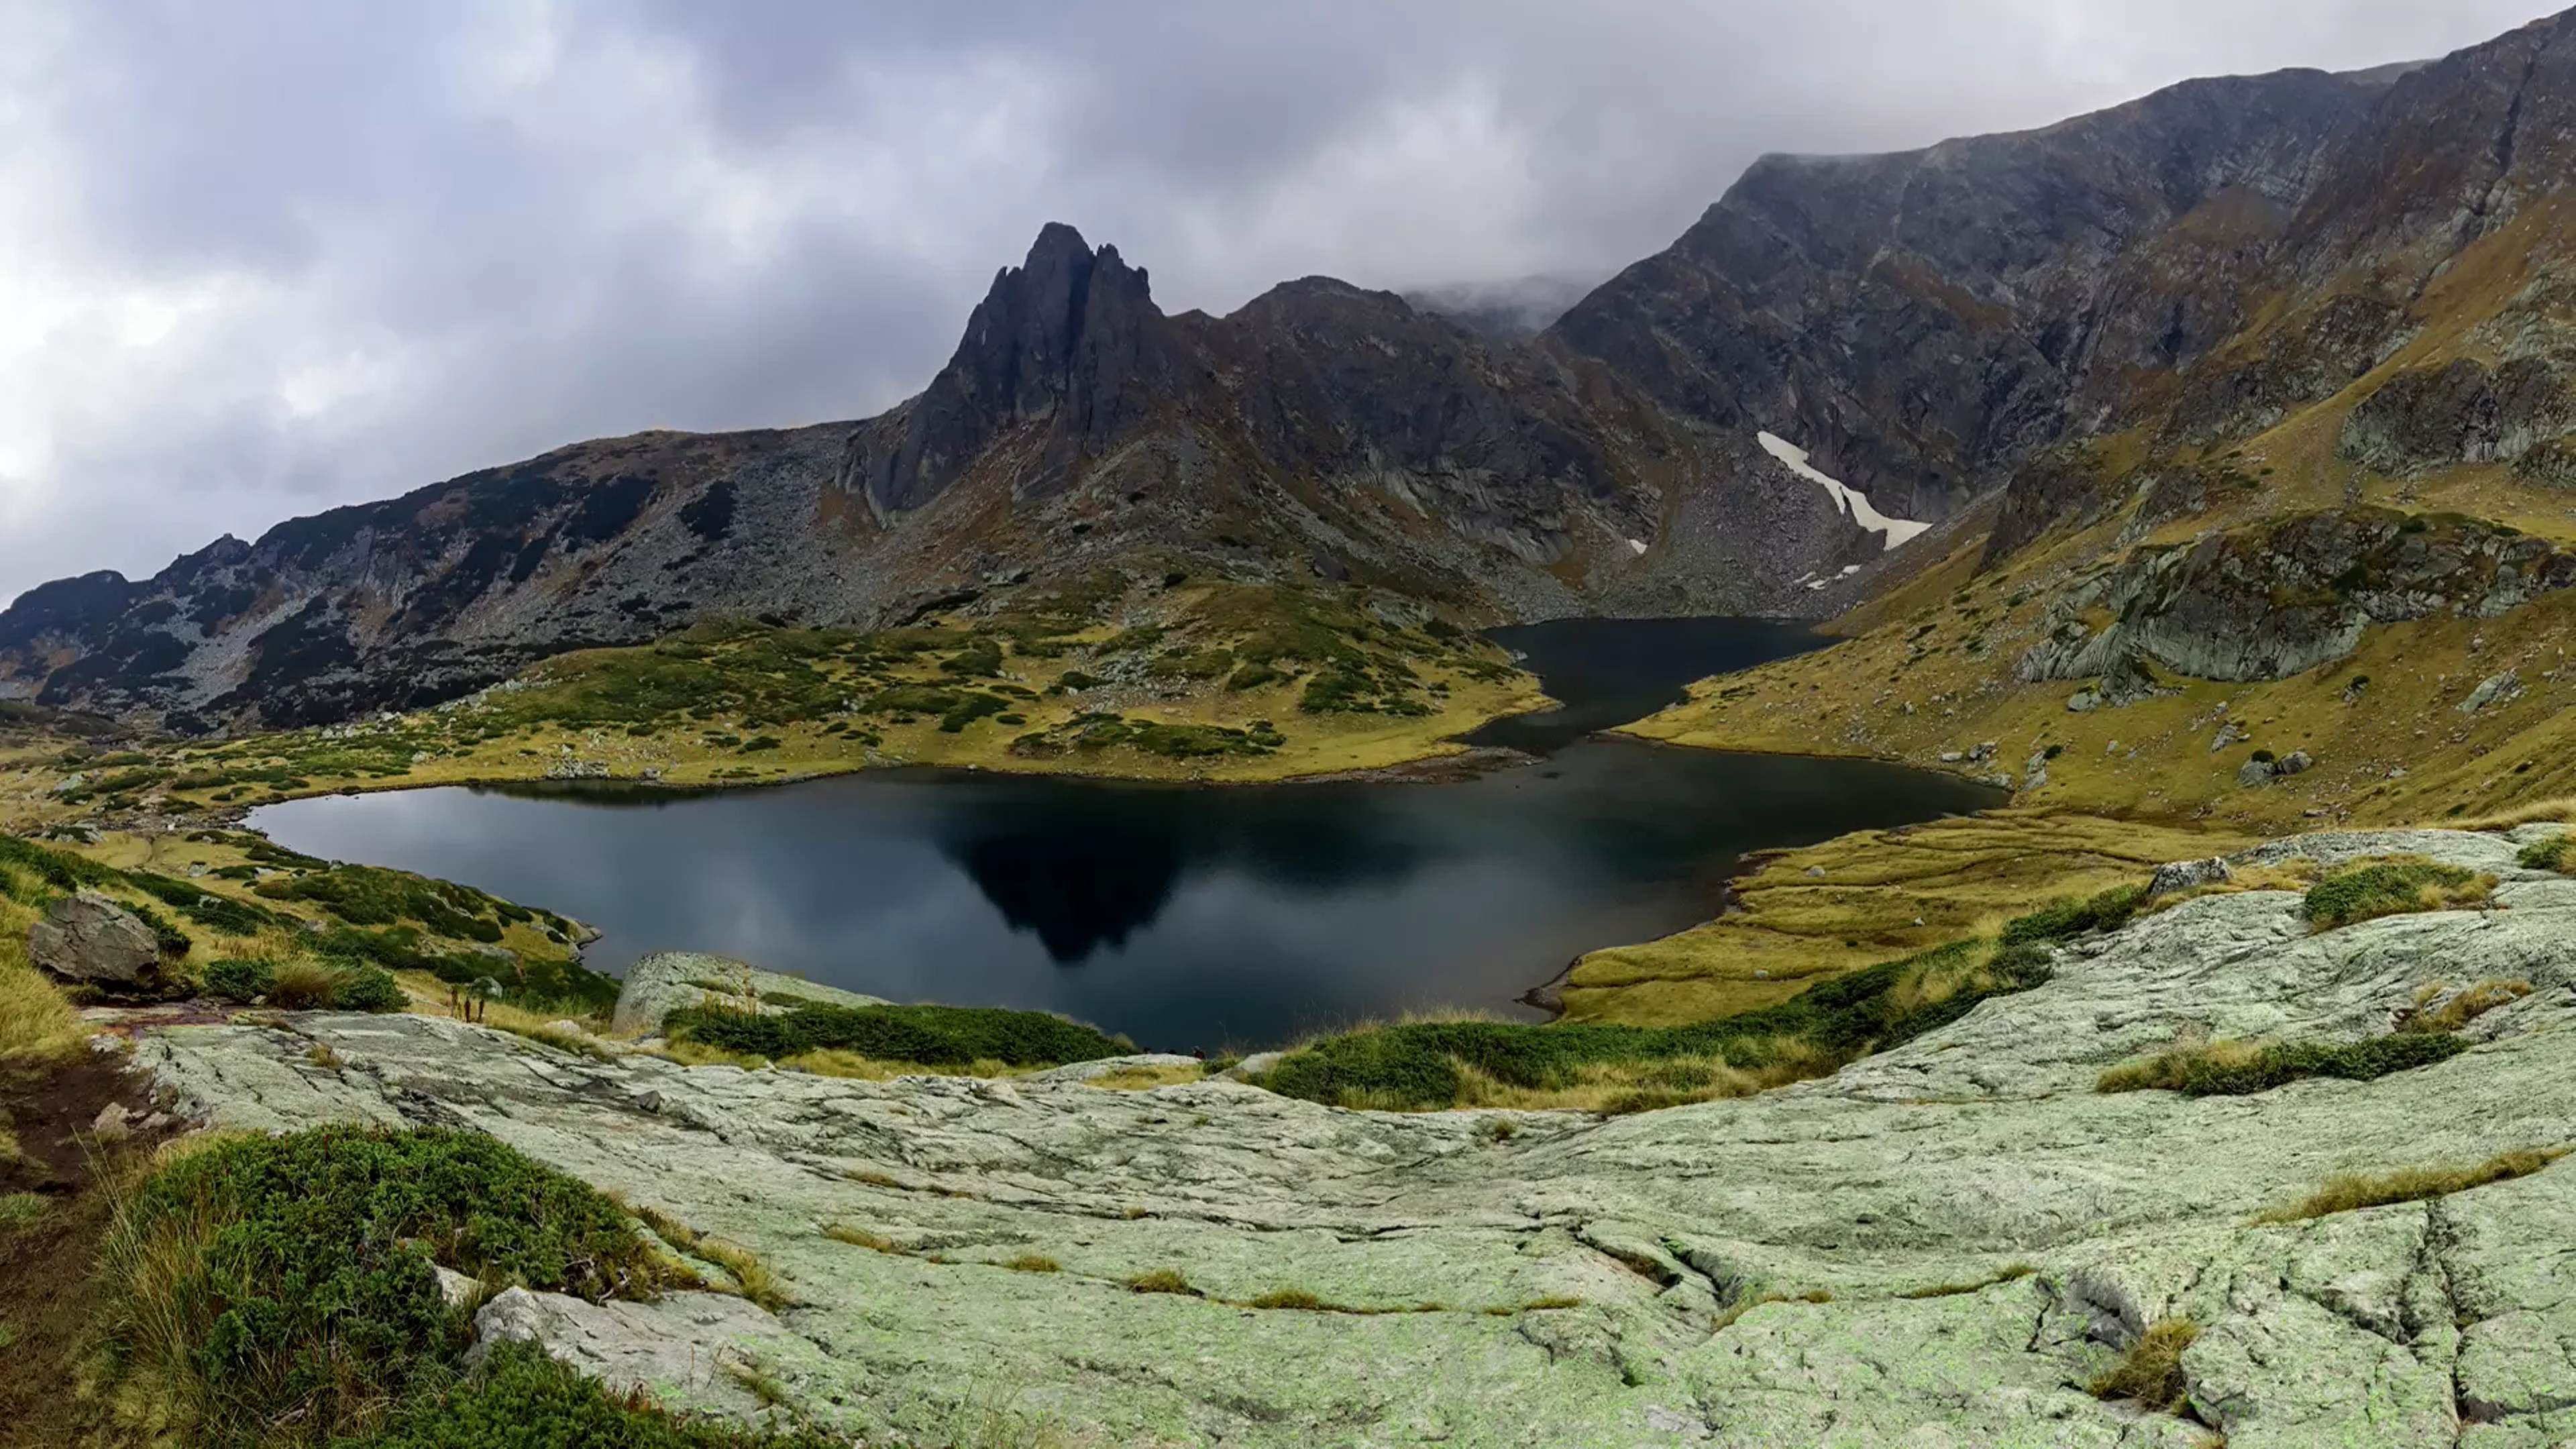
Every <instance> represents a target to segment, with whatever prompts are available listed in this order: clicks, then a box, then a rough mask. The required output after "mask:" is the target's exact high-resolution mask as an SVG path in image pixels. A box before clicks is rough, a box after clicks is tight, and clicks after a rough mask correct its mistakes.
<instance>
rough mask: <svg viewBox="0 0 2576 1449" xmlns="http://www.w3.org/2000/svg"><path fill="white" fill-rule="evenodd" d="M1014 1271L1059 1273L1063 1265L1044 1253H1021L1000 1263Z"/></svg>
mask: <svg viewBox="0 0 2576 1449" xmlns="http://www.w3.org/2000/svg"><path fill="white" fill-rule="evenodd" d="M1002 1266H1003V1267H1005V1268H1008V1269H1010V1270H1011V1271H1012V1272H1014V1273H1061V1272H1063V1271H1064V1265H1063V1264H1062V1263H1059V1262H1057V1261H1056V1260H1055V1259H1053V1258H1050V1257H1048V1256H1047V1255H1046V1254H1044V1253H1022V1254H1020V1255H1019V1256H1018V1257H1016V1258H1012V1259H1009V1260H1007V1261H1005V1262H1004V1263H1003V1264H1002Z"/></svg>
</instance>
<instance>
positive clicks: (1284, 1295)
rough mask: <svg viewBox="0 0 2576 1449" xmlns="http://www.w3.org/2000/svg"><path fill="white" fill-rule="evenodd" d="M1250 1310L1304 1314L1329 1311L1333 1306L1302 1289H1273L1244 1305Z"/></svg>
mask: <svg viewBox="0 0 2576 1449" xmlns="http://www.w3.org/2000/svg"><path fill="white" fill-rule="evenodd" d="M1245 1306H1247V1307H1251V1308H1280V1309H1289V1310H1294V1311H1299V1312H1306V1313H1323V1312H1327V1311H1330V1310H1331V1309H1332V1307H1333V1305H1331V1304H1328V1303H1326V1302H1325V1301H1324V1300H1323V1299H1321V1298H1318V1297H1316V1296H1315V1295H1314V1294H1312V1293H1309V1292H1307V1291H1306V1290H1305V1289H1303V1288H1274V1289H1272V1290H1271V1291H1269V1292H1267V1293H1264V1294H1262V1295H1261V1296H1260V1297H1258V1298H1255V1299H1253V1300H1252V1301H1251V1302H1250V1303H1249V1304H1247V1305H1245Z"/></svg>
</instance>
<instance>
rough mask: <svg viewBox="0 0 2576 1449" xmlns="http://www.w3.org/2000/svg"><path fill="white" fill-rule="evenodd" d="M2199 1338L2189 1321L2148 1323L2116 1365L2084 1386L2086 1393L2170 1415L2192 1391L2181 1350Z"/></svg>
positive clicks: (2196, 1328)
mask: <svg viewBox="0 0 2576 1449" xmlns="http://www.w3.org/2000/svg"><path fill="white" fill-rule="evenodd" d="M2199 1337H2200V1325H2199V1324H2197V1323H2194V1322H2192V1321H2191V1320H2190V1319H2188V1318H2168V1319H2165V1320H2163V1321H2162V1322H2159V1323H2154V1324H2150V1325H2148V1327H2147V1331H2146V1332H2144V1333H2141V1334H2139V1335H2138V1338H2137V1341H2136V1342H2135V1343H2132V1344H2130V1345H2129V1351H2128V1353H2127V1354H2125V1355H2123V1356H2122V1358H2121V1359H2120V1361H2119V1362H2118V1363H2116V1364H2114V1365H2112V1366H2111V1367H2110V1368H2109V1369H2108V1370H2106V1371H2105V1372H2103V1373H2102V1374H2101V1375H2100V1376H2099V1377H2097V1378H2095V1379H2094V1380H2093V1381H2092V1382H2091V1383H2089V1384H2086V1385H2085V1386H2084V1389H2085V1392H2087V1393H2089V1394H2091V1395H2092V1396H2093V1397H2095V1398H2097V1399H2130V1400H2134V1401H2136V1402H2137V1403H2138V1405H2139V1406H2140V1407H2143V1408H2147V1409H2152V1410H2154V1411H2156V1412H2157V1413H2161V1414H2169V1413H2172V1412H2173V1411H2174V1410H2176V1409H2178V1408H2180V1407H2182V1403H2183V1399H2184V1397H2185V1396H2186V1395H2187V1394H2188V1393H2189V1392H2190V1391H2191V1385H2190V1382H2189V1380H2188V1379H2187V1378H2186V1377H2185V1376H2184V1374H2183V1371H2182V1351H2183V1350H2184V1349H2187V1348H2189V1347H2191V1345H2192V1342H2193V1340H2195V1339H2197V1338H2199Z"/></svg>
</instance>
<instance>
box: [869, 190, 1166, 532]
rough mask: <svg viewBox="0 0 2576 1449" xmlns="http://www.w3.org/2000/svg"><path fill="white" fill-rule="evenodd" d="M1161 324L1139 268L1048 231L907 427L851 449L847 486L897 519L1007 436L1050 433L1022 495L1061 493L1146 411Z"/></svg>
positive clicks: (1066, 233) (991, 301) (1010, 275)
mask: <svg viewBox="0 0 2576 1449" xmlns="http://www.w3.org/2000/svg"><path fill="white" fill-rule="evenodd" d="M1162 318H1163V314H1162V313H1161V311H1159V310H1158V309H1157V308H1156V307H1155V306H1154V300H1153V296H1152V294H1151V292H1150V290H1149V288H1148V286H1147V282H1146V276H1145V272H1144V269H1143V268H1141V267H1130V266H1128V265H1127V263H1126V262H1125V260H1124V259H1122V258H1121V257H1120V256H1119V255H1118V249H1117V248H1116V247H1111V246H1104V247H1101V248H1099V249H1098V250H1096V251H1095V250H1093V249H1092V247H1091V245H1090V244H1089V243H1087V242H1085V241H1084V240H1083V238H1082V233H1080V232H1078V231H1076V230H1074V229H1073V228H1072V227H1070V226H1066V225H1064V224H1063V223H1061V222H1049V223H1048V224H1047V225H1046V226H1045V228H1043V229H1042V230H1040V231H1039V232H1038V236H1037V240H1036V242H1034V243H1033V244H1032V245H1031V246H1030V247H1029V254H1028V258H1027V259H1026V260H1025V261H1023V262H1022V263H1021V264H1020V265H1018V266H1016V267H1005V268H1003V269H1002V270H1001V271H999V272H997V273H995V274H994V276H993V285H992V288H991V290H989V291H987V292H986V293H985V294H984V300H983V301H982V302H979V303H977V304H976V307H975V311H974V314H973V315H972V316H970V317H969V318H968V319H967V322H966V335H965V337H964V338H963V339H962V340H961V341H959V343H958V344H957V352H956V355H955V356H953V357H951V358H950V359H949V361H948V365H947V366H946V367H945V368H943V369H941V370H940V373H939V375H938V376H937V377H936V378H934V379H932V380H931V384H930V386H929V388H928V389H926V390H925V391H924V392H923V393H922V394H921V396H920V397H918V398H915V399H914V400H913V401H912V402H911V403H910V404H908V405H907V406H906V407H905V408H904V409H903V410H902V412H901V413H899V414H897V415H896V417H899V418H900V420H901V422H900V426H897V427H884V428H875V429H867V430H862V432H861V433H860V434H859V435H857V436H855V437H854V438H853V439H852V442H851V449H850V453H849V456H848V458H847V459H846V460H845V463H844V467H843V470H842V481H843V485H844V486H845V487H851V488H863V489H864V490H865V491H866V494H867V497H868V500H869V502H870V503H871V504H872V505H873V507H874V509H875V511H876V513H877V515H878V516H879V517H880V518H887V517H891V516H893V515H895V514H899V513H902V512H905V511H907V510H909V509H913V508H917V507H919V506H921V505H922V504H923V503H926V502H928V501H929V500H930V499H931V498H933V497H936V496H937V495H938V493H939V492H940V490H942V489H944V488H946V487H947V486H948V485H949V484H950V483H952V482H954V481H956V479H957V477H958V476H959V475H960V474H962V473H964V472H965V471H966V469H967V468H968V467H969V466H971V465H972V464H973V463H974V461H975V460H976V459H977V458H978V456H980V455H981V454H982V453H983V452H984V451H985V450H986V449H987V448H989V447H990V446H992V445H993V444H994V443H996V442H997V441H1000V440H1001V439H1002V437H1003V435H1005V434H1007V433H1009V432H1011V431H1013V430H1015V429H1018V428H1022V427H1029V426H1037V425H1042V426H1043V430H1044V438H1043V442H1042V444H1041V448H1040V454H1039V458H1038V463H1037V466H1036V467H1035V468H1034V469H1032V470H1030V472H1029V473H1028V474H1026V475H1025V476H1024V477H1023V479H1022V480H1021V484H1020V487H1021V490H1022V491H1023V492H1028V493H1043V492H1053V491H1056V490H1058V489H1060V488H1061V487H1062V486H1063V485H1064V484H1065V483H1066V482H1067V481H1069V479H1070V477H1071V475H1072V473H1073V471H1074V469H1075V467H1076V465H1077V464H1078V463H1080V461H1081V460H1082V459H1083V458H1085V457H1087V456H1095V455H1096V454H1097V453H1098V452H1099V451H1100V450H1101V449H1102V447H1103V446H1104V445H1105V444H1106V443H1107V441H1108V439H1109V437H1110V436H1111V434H1112V433H1113V432H1114V431H1115V429H1116V427H1117V425H1118V424H1119V422H1120V421H1121V419H1122V417H1124V416H1126V415H1128V414H1129V413H1132V412H1135V411H1138V410H1140V409H1141V407H1142V406H1143V399H1142V398H1141V397H1140V396H1139V395H1138V391H1139V390H1138V389H1137V388H1136V387H1135V382H1136V380H1137V378H1138V375H1139V373H1140V372H1141V371H1144V370H1145V356H1146V353H1147V351H1148V349H1149V347H1150V342H1149V339H1148V337H1147V333H1148V331H1149V330H1150V329H1151V328H1153V327H1154V326H1155V325H1156V324H1159V323H1160V322H1161V321H1162ZM889 421H891V419H890V420H889Z"/></svg>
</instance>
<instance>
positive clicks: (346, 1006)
mask: <svg viewBox="0 0 2576 1449" xmlns="http://www.w3.org/2000/svg"><path fill="white" fill-rule="evenodd" d="M205 986H206V991H207V992H208V994H210V995H213V996H217V997H221V998H222V999H224V1000H226V1001H232V1002H238V1003H240V1004H241V1005H244V1006H248V1005H251V1004H253V1003H259V1004H261V1005H266V1006H273V1007H276V1008H277V1009H278V1010H280V1011H400V1010H402V1009H403V1007H404V1005H405V1004H406V1003H407V1000H408V999H407V998H406V997H405V996H404V995H403V989H402V987H401V985H400V984H398V983H397V982H396V981H395V980H394V978H393V973H391V972H389V971H386V970H384V969H383V968H382V967H378V966H370V965H367V964H366V963H364V962H358V961H348V962H332V961H315V960H309V959H308V960H296V961H289V962H286V963H284V964H282V965H281V964H280V963H278V962H275V961H271V960H269V959H267V958H265V957H258V956H234V957H227V958H225V959H224V960H221V961H216V962H213V963H211V964H210V965H208V966H207V967H206V970H205Z"/></svg>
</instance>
